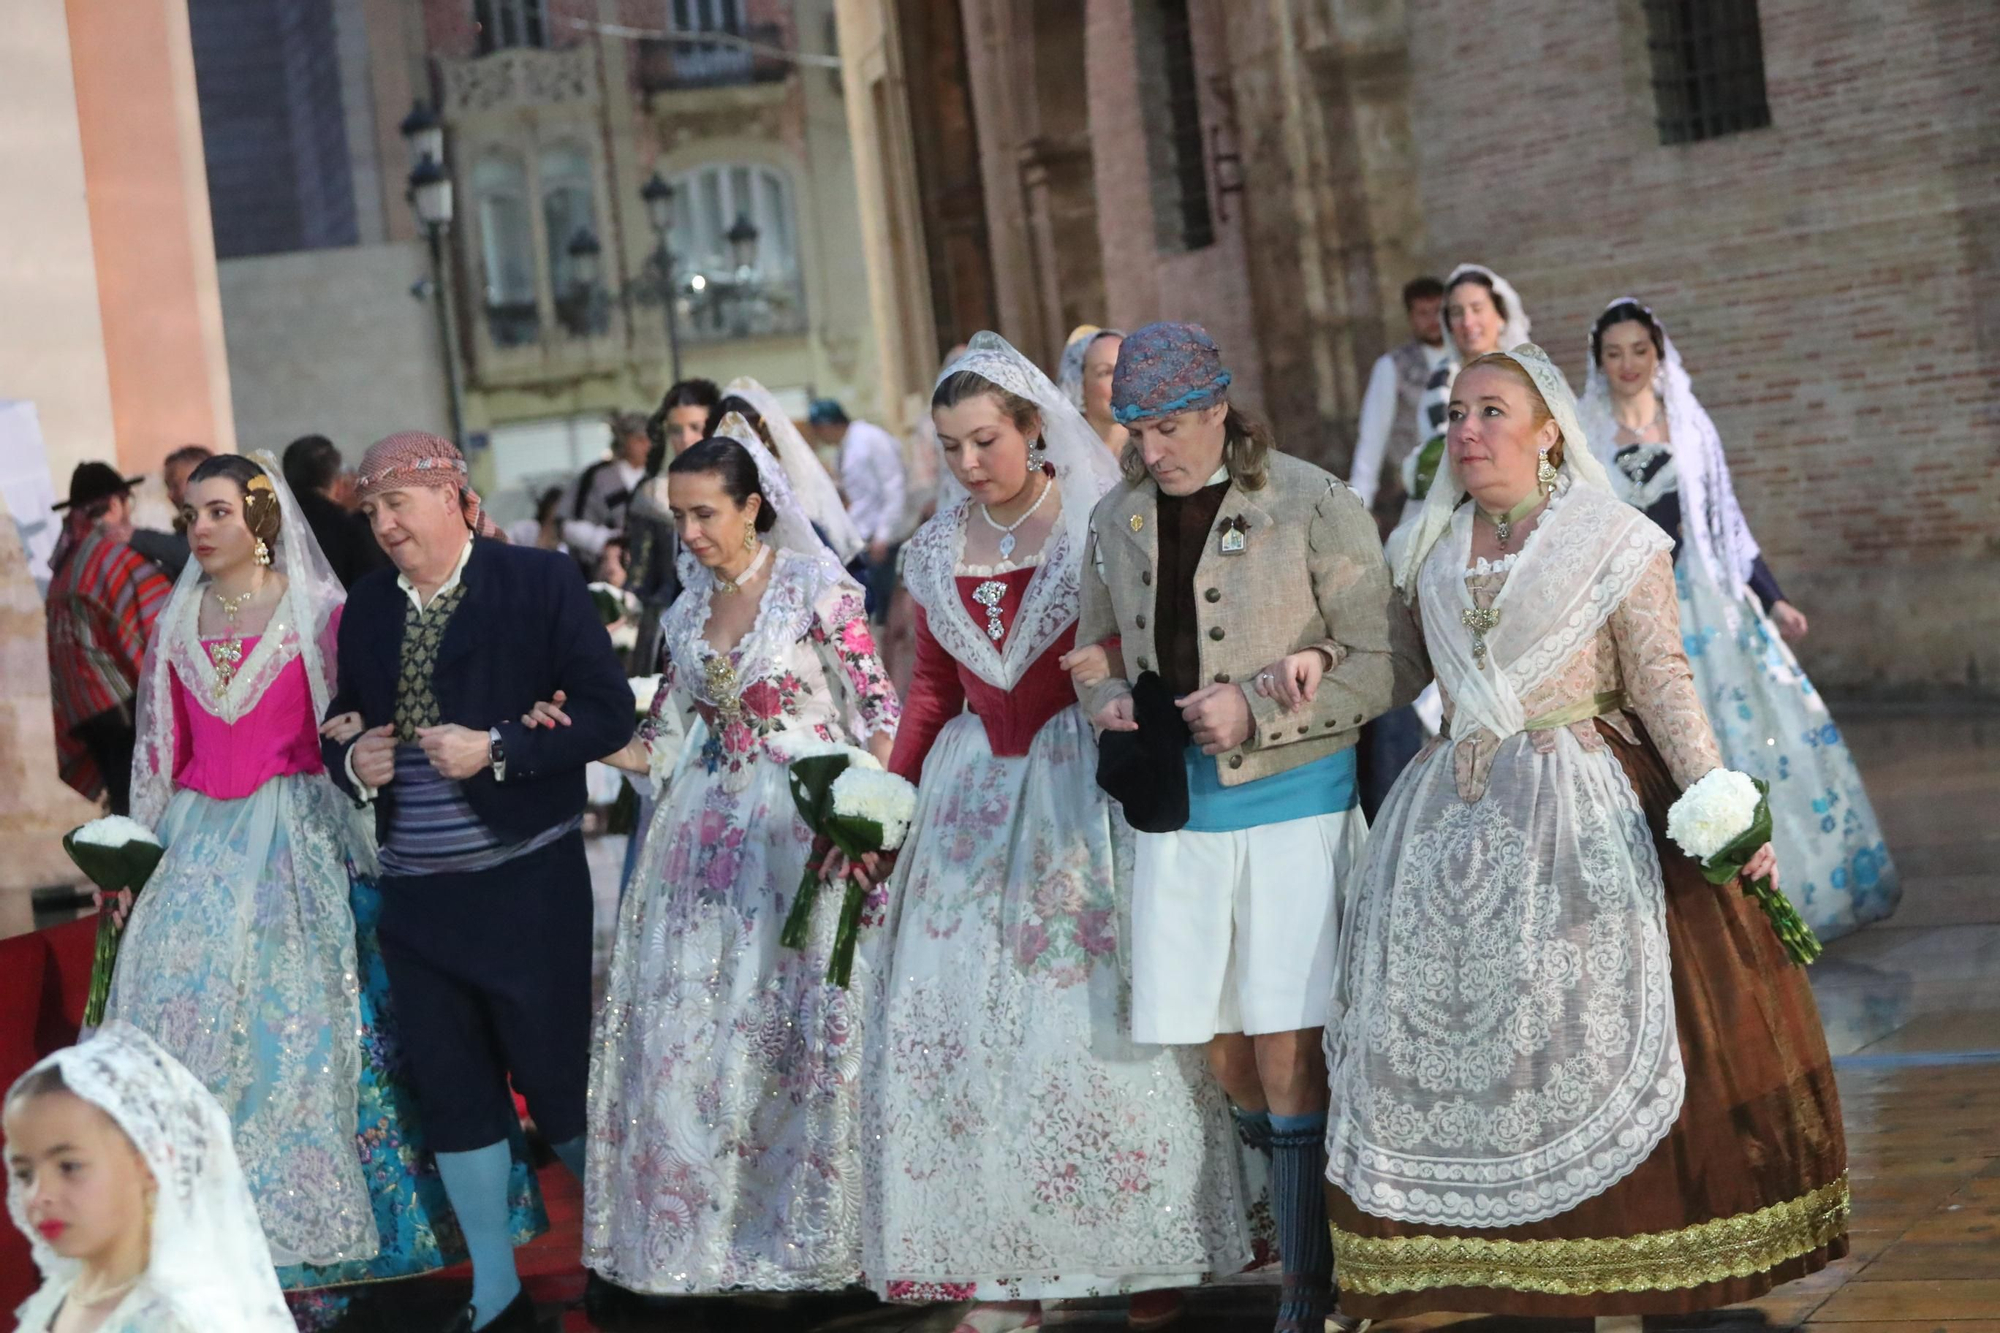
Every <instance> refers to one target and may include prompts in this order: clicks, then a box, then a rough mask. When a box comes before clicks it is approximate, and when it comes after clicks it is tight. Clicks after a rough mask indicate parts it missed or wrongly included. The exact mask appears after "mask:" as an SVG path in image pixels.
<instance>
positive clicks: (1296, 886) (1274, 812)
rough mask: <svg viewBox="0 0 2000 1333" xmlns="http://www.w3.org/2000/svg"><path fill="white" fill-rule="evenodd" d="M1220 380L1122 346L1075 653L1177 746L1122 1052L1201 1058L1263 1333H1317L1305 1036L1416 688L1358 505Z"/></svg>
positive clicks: (1088, 705) (1318, 1064)
mask: <svg viewBox="0 0 2000 1333" xmlns="http://www.w3.org/2000/svg"><path fill="white" fill-rule="evenodd" d="M1229 382H1230V376H1229V372H1228V371H1227V370H1225V369H1224V368H1223V365H1222V359H1221V355H1220V353H1219V352H1218V350H1217V349H1216V346H1215V344H1214V342H1213V341H1211V340H1210V339H1209V337H1208V335H1207V334H1206V333H1205V332H1203V331H1202V330H1201V329H1200V328H1199V327H1198V326H1195V325H1191V324H1153V325H1149V326H1147V327H1146V328H1143V329H1140V330H1138V331H1137V332H1135V333H1133V334H1132V335H1131V336H1130V337H1129V338H1127V339H1126V341H1125V345H1124V347H1123V348H1122V349H1121V350H1120V353H1119V359H1118V366H1117V370H1116V372H1115V375H1114V378H1113V382H1112V407H1113V410H1114V412H1115V414H1116V416H1117V418H1118V421H1119V423H1120V424H1122V425H1124V426H1125V427H1126V429H1127V430H1128V431H1129V432H1130V445H1131V447H1130V449H1129V451H1128V454H1127V460H1128V471H1127V476H1126V480H1125V482H1124V484H1123V485H1121V486H1119V487H1117V488H1116V489H1114V490H1113V491H1112V492H1111V493H1110V494H1108V495H1106V496H1105V497H1104V499H1103V500H1102V501H1100V502H1099V503H1098V505H1097V508H1096V510H1095V511H1094V513H1093V514H1092V518H1091V548H1090V553H1089V558H1087V559H1086V560H1085V562H1084V569H1083V574H1082V585H1083V586H1082V611H1081V615H1080V619H1079V623H1078V626H1077V638H1076V641H1077V643H1078V644H1081V645H1090V644H1099V643H1103V642H1105V641H1107V640H1109V639H1111V638H1113V637H1114V636H1115V637H1117V638H1118V639H1119V640H1120V641H1121V647H1120V653H1119V656H1120V657H1121V658H1122V662H1123V665H1124V667H1125V669H1126V670H1127V671H1130V672H1133V673H1135V674H1144V673H1148V672H1151V673H1156V674H1158V675H1159V676H1160V677H1161V678H1162V680H1163V681H1164V682H1165V684H1166V685H1167V687H1168V688H1169V689H1171V691H1172V692H1173V696H1174V699H1175V702H1176V704H1177V705H1178V706H1179V707H1180V709H1181V713H1182V716H1183V717H1184V718H1185V719H1186V722H1187V725H1188V727H1189V730H1190V732H1191V735H1192V739H1193V743H1192V745H1190V746H1189V748H1188V750H1187V752H1186V758H1185V762H1186V766H1187V780H1188V810H1189V818H1188V822H1187V824H1186V826H1185V827H1184V828H1182V829H1181V830H1179V831H1177V832H1171V833H1140V834H1139V835H1138V857H1137V864H1136V868H1135V872H1134V880H1133V897H1132V931H1131V933H1132V939H1131V941H1130V950H1131V957H1132V1030H1133V1037H1134V1038H1135V1039H1136V1040H1138V1041H1141V1042H1161V1043H1173V1044H1195V1043H1201V1044H1205V1045H1206V1046H1207V1049H1208V1057H1209V1065H1210V1067H1211V1068H1212V1069H1213V1070H1214V1072H1215V1075H1216V1077H1217V1078H1218V1079H1219V1080H1220V1081H1221V1083H1222V1085H1223V1088H1224V1089H1225V1091H1227V1092H1228V1094H1229V1096H1230V1099H1231V1100H1232V1102H1233V1103H1234V1104H1235V1107H1236V1113H1237V1117H1238V1120H1239V1122H1240V1123H1241V1124H1242V1126H1243V1128H1244V1131H1245V1133H1246V1135H1247V1136H1248V1137H1249V1138H1250V1139H1251V1140H1252V1141H1253V1142H1255V1143H1257V1144H1259V1145H1260V1146H1265V1147H1268V1149H1269V1150H1270V1152H1271V1155H1272V1195H1273V1204H1274V1210H1275V1212H1276V1214H1277V1220H1278V1229H1279V1248H1280V1250H1281V1252H1282V1254H1283V1256H1284V1269H1285V1273H1284V1282H1285V1289H1284V1298H1283V1303H1282V1304H1281V1306H1280V1310H1279V1320H1278V1329H1279V1330H1280V1333H1291V1331H1292V1330H1298V1329H1309V1330H1312V1333H1319V1329H1320V1321H1321V1319H1322V1317H1323V1316H1324V1315H1325V1314H1326V1313H1327V1311H1328V1310H1329V1308H1330V1306H1331V1303H1332V1299H1333V1298H1332V1291H1331V1273H1332V1263H1333V1258H1332V1252H1331V1250H1330V1248H1329V1243H1328V1235H1327V1229H1326V1215H1325V1205H1324V1201H1323V1197H1322V1193H1321V1191H1322V1185H1323V1175H1324V1172H1325V1166H1326V1156H1325V1146H1324V1136H1325V1128H1326V1107H1327V1082H1326V1066H1325V1062H1324V1057H1323V1055H1322V1054H1321V1050H1320V1028H1321V1025H1322V1024H1323V1023H1324V1021H1325V1015H1326V1006H1327V1001H1328V998H1329V992H1330V990H1331V987H1332V980H1333V961H1334V950H1335V945H1336V939H1337V930H1338V926H1339V920H1338V912H1337V904H1338V902H1339V896H1340V887H1341V885H1342V883H1343V882H1344V881H1346V880H1347V879H1348V878H1349V876H1351V875H1355V874H1358V873H1359V872H1360V856H1361V851H1362V844H1363V842H1364V840H1365V838H1366V835H1367V823H1366V821H1365V820H1364V819H1363V818H1362V816H1361V813H1360V811H1359V810H1358V809H1357V808H1356V804H1355V774H1354V748H1353V747H1354V743H1355V739H1356V736H1357V735H1358V733H1359V731H1360V728H1361V726H1362V724H1363V723H1365V722H1367V721H1369V720H1370V719H1371V718H1374V717H1376V716H1378V715H1379V714H1381V713H1383V712H1386V711H1387V710H1388V709H1389V708H1390V707H1391V706H1392V705H1394V704H1397V703H1401V702H1405V701H1407V700H1408V699H1409V698H1410V697H1411V696H1413V695H1414V694H1415V693H1416V689H1417V686H1418V685H1419V684H1420V683H1421V682H1420V681H1419V680H1418V679H1417V677H1418V675H1419V674H1420V672H1421V668H1420V666H1419V665H1418V663H1417V654H1416V652H1415V651H1414V649H1415V645H1414V643H1413V642H1409V641H1406V640H1407V636H1406V635H1405V633H1404V631H1403V630H1402V629H1401V628H1398V629H1396V630H1392V628H1391V625H1392V620H1393V623H1395V624H1396V625H1398V626H1399V627H1400V626H1401V625H1403V624H1404V623H1405V622H1404V621H1403V620H1402V618H1400V617H1392V611H1391V601H1392V598H1393V596H1394V593H1393V591H1392V589H1391V587H1390V582H1389V572H1388V569H1387V567H1386V566H1385V564H1384V563H1383V559H1382V548H1381V544H1380V542H1379V540H1378V539H1377V537H1376V532H1375V523H1374V520H1373V519H1372V518H1371V517H1370V516H1369V513H1368V510H1367V508H1366V506H1364V505H1363V504H1362V503H1361V501H1360V500H1359V499H1358V498H1357V497H1356V496H1355V495H1354V494H1353V492H1351V491H1350V490H1348V489H1347V487H1346V486H1344V485H1342V484H1341V483H1340V482H1339V481H1337V480H1335V479H1334V478H1333V477H1332V476H1331V475H1330V474H1328V473H1326V472H1323V471H1321V470H1320V469H1319V468H1316V467H1313V466H1312V465H1311V464H1308V463H1304V462H1301V461H1299V460H1297V459H1294V458H1290V457H1288V456H1286V455H1284V454H1280V453H1277V452H1276V451H1274V450H1273V449H1272V448H1271V446H1270V442H1269V440H1268V439H1267V438H1265V437H1264V436H1263V435H1262V434H1261V433H1260V432H1259V431H1258V430H1256V429H1255V428H1254V427H1252V426H1251V425H1250V423H1249V422H1248V421H1247V420H1246V419H1245V418H1244V417H1243V416H1242V414H1240V413H1239V412H1238V411H1237V410H1236V409H1234V408H1232V407H1231V406H1230V405H1229V402H1228V399H1227V396H1226V390H1227V388H1228V386H1229ZM1392 633H1394V634H1396V635H1397V636H1398V640H1399V641H1398V642H1397V643H1396V644H1394V645H1392V642H1391V635H1392ZM1085 679H1086V677H1083V676H1080V677H1079V690H1078V694H1079V697H1080V698H1081V699H1082V702H1083V705H1084V708H1085V710H1086V711H1087V712H1088V713H1090V714H1091V716H1092V720H1093V721H1094V722H1095V723H1096V725H1097V726H1098V728H1099V729H1100V730H1102V731H1118V730H1131V729H1133V728H1134V727H1135V726H1136V724H1135V722H1134V720H1133V704H1132V689H1131V685H1130V683H1129V682H1128V681H1127V680H1126V679H1124V678H1123V677H1122V676H1118V675H1111V676H1107V677H1105V678H1103V679H1099V680H1096V681H1095V682H1094V683H1089V684H1085V683H1084V680H1085Z"/></svg>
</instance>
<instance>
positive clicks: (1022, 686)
mask: <svg viewBox="0 0 2000 1333" xmlns="http://www.w3.org/2000/svg"><path fill="white" fill-rule="evenodd" d="M1034 575H1035V571H1034V570H1033V569H1032V568H1029V569H1016V570H1010V571H1009V572H1007V573H1005V574H997V575H994V576H992V577H991V578H985V577H975V576H972V575H960V576H959V577H958V578H956V579H954V580H952V582H953V584H954V585H955V586H956V588H957V589H958V596H959V600H960V601H961V602H963V603H964V604H965V609H966V612H967V613H968V614H969V615H971V617H972V621H973V623H974V624H975V625H978V626H980V627H981V628H984V627H985V625H986V624H987V620H988V617H987V611H986V608H985V607H984V606H982V605H981V604H980V603H979V602H977V601H975V600H974V598H973V592H974V590H975V589H977V588H978V587H979V585H980V584H982V583H989V582H996V583H1003V584H1005V585H1006V586H1007V591H1006V594H1005V595H1004V596H1003V597H1002V598H1001V600H1000V605H999V612H1000V624H1001V627H1002V630H1003V634H1002V637H1001V639H1000V642H1001V643H1002V644H1003V645H1004V644H1005V643H1006V635H1009V634H1012V633H1013V632H1014V622H1015V620H1016V619H1017V618H1018V616H1019V615H1020V611H1021V598H1022V596H1023V595H1024V594H1025V593H1026V592H1027V588H1028V583H1029V581H1030V580H1032V579H1033V578H1034ZM1075 642H1076V622H1075V621H1071V622H1070V624H1069V627H1068V628H1067V629H1065V630H1063V632H1062V633H1061V634H1060V635H1058V636H1057V637H1056V640H1055V642H1054V643H1051V644H1050V645H1049V646H1048V647H1047V648H1045V649H1043V650H1042V654H1041V656H1040V657H1037V658H1036V659H1035V661H1034V664H1033V665H1032V666H1030V667H1029V668H1028V669H1027V671H1026V672H1024V673H1023V674H1022V676H1021V679H1020V681H1019V682H1018V683H1017V684H1016V685H1015V686H1014V688H1013V689H1011V690H1001V689H997V688H995V687H994V686H993V685H990V684H988V683H987V682H986V681H984V680H981V679H980V678H979V677H978V676H976V675H974V674H973V673H972V672H971V671H969V670H967V669H966V668H965V667H964V666H962V665H960V664H959V662H958V661H957V659H955V658H953V657H952V655H951V654H950V653H948V652H946V651H945V649H944V647H943V645H941V644H940V643H939V642H938V641H937V639H936V638H935V637H934V636H933V635H932V634H931V629H930V621H929V618H928V617H927V616H926V614H925V612H924V610H923V608H922V607H918V608H917V662H916V669H915V671H914V673H913V675H912V676H911V679H910V689H909V693H908V694H907V695H905V696H904V698H903V721H902V723H901V725H900V726H898V727H897V729H896V749H895V752H894V753H893V754H892V755H891V756H890V759H889V771H890V772H892V773H896V774H898V775H900V776H902V777H905V778H908V779H909V780H910V781H911V782H915V781H916V780H917V779H918V777H919V776H920V775H921V774H922V772H923V767H924V758H925V756H927V755H928V754H929V753H930V750H931V745H932V743H933V742H935V741H936V740H937V735H938V732H940V731H942V730H943V729H944V724H945V723H947V722H949V721H951V720H952V719H953V718H955V717H957V716H958V715H959V713H960V712H962V711H964V710H965V709H967V708H968V707H969V708H970V709H971V711H972V712H973V713H975V714H977V715H978V717H979V721H980V723H981V724H982V725H983V726H984V727H985V728H986V743H987V744H988V745H989V746H990V747H992V750H993V753H994V754H995V755H1003V756H1016V757H1018V756H1020V755H1024V754H1026V753H1027V752H1028V746H1029V743H1030V742H1032V741H1033V740H1034V739H1035V733H1036V732H1038V731H1040V730H1041V729H1042V727H1043V725H1044V724H1046V723H1047V722H1048V720H1049V719H1050V718H1052V717H1054V716H1055V715H1056V714H1057V713H1060V712H1061V711H1062V710H1063V709H1065V708H1068V707H1069V706H1070V705H1071V704H1073V703H1075V702H1076V691H1075V689H1074V688H1073V687H1072V686H1071V684H1070V678H1069V673H1068V672H1067V671H1064V670H1063V669H1062V667H1061V666H1060V665H1059V664H1060V663H1061V661H1062V657H1063V654H1065V653H1067V652H1068V651H1069V650H1070V648H1071V647H1072V646H1073V645H1074V644H1075Z"/></svg>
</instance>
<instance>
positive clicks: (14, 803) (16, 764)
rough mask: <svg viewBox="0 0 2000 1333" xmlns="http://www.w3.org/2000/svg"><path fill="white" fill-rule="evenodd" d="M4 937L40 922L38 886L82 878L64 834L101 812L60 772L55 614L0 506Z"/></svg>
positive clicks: (0, 928)
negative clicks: (53, 678)
mask: <svg viewBox="0 0 2000 1333" xmlns="http://www.w3.org/2000/svg"><path fill="white" fill-rule="evenodd" d="M0 680H5V681H6V682H7V687H6V689H5V690H4V691H0V937H5V936H8V935H19V934H21V933H22V932H23V931H27V930H31V929H33V928H34V924H35V922H34V907H33V900H32V895H33V892H34V890H36V889H38V888H44V887H47V886H50V885H59V884H80V883H82V880H83V877H82V876H81V875H79V874H78V873H77V869H76V865H75V863H73V862H72V861H71V860H70V859H69V855H68V854H67V853H66V852H64V851H63V849H62V835H63V834H64V833H67V832H68V831H69V830H70V829H73V828H75V827H76V826H77V825H78V824H82V823H85V822H87V821H89V820H92V819H95V818H96V817H97V816H98V814H99V813H100V812H99V810H98V808H97V807H96V806H95V805H93V804H92V803H91V802H89V801H86V800H84V799H83V798H82V797H81V796H79V795H77V794H76V793H75V792H74V791H71V790H70V789H69V788H68V787H66V786H64V785H63V780H62V779H61V778H59V777H57V776H56V740H55V719H54V716H53V715H52V714H51V712H50V711H49V658H48V630H47V621H46V619H45V618H44V617H43V615H42V601H41V598H40V597H39V596H38V595H37V594H36V592H35V580H34V579H33V578H32V577H31V576H30V575H29V573H28V562H27V559H26V557H25V556H23V555H22V553H21V539H20V537H19V535H18V534H17V533H16V532H15V530H14V521H13V519H11V518H9V517H7V515H6V514H5V513H0Z"/></svg>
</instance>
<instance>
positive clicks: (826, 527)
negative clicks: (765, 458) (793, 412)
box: [716, 375, 868, 564]
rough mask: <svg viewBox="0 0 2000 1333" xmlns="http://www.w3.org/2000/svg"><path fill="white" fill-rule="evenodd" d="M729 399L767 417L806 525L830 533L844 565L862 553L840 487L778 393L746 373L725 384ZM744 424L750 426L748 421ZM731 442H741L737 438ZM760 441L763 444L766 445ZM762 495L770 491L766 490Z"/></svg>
mask: <svg viewBox="0 0 2000 1333" xmlns="http://www.w3.org/2000/svg"><path fill="white" fill-rule="evenodd" d="M731 395H734V396H735V397H738V398H741V399H743V400H744V401H745V402H747V403H749V404H750V406H752V407H754V408H756V409H757V415H758V416H760V417H762V418H763V420H764V429H765V430H767V431H769V432H770V433H771V443H772V444H773V446H775V450H774V452H775V453H776V456H777V459H778V462H779V464H780V465H781V466H782V467H783V468H784V471H785V477H786V479H787V480H789V481H790V482H791V489H792V494H793V495H794V496H795V497H797V500H798V507H799V511H800V512H801V513H803V514H804V515H805V516H806V519H807V521H808V522H811V523H815V524H817V525H818V526H819V530H820V531H821V532H824V533H825V534H826V541H825V543H824V544H825V545H827V546H830V547H832V548H833V553H834V554H835V555H837V556H839V557H840V559H841V563H842V564H846V563H847V562H848V561H851V560H853V559H854V557H855V556H857V555H860V554H861V552H862V551H863V550H865V549H866V548H867V546H868V543H867V541H866V540H865V539H864V538H863V537H862V535H861V529H859V528H857V527H855V526H854V519H853V516H852V515H850V514H849V513H848V512H847V505H846V504H845V503H843V502H842V500H841V498H840V488H839V487H838V486H835V485H834V484H833V478H832V477H830V476H828V475H827V471H826V468H825V467H824V466H823V465H822V464H821V463H820V461H819V455H818V454H816V453H814V452H813V449H812V446H811V445H809V444H807V443H806V441H805V437H804V436H803V435H800V434H799V428H798V427H797V426H794V425H793V424H792V419H791V417H790V416H789V415H787V414H786V412H785V409H784V407H783V406H782V405H781V404H780V403H779V402H778V397H777V395H776V394H774V393H772V392H771V391H770V390H769V389H767V388H765V387H764V386H763V385H761V384H759V383H758V382H757V381H756V380H753V379H751V378H750V377H749V376H748V375H739V376H737V377H736V378H735V379H733V380H731V381H729V383H728V384H726V385H724V386H723V389H722V396H723V397H724V398H728V397H730V396H731ZM725 420H726V418H725ZM744 425H745V427H746V428H748V427H749V423H748V422H745V423H744ZM716 433H717V434H718V435H723V434H728V431H727V430H726V429H724V428H723V427H720V426H718V427H717V429H716ZM750 434H751V435H752V436H755V435H756V431H755V430H754V429H751V430H750ZM730 438H731V439H739V437H738V436H734V435H731V436H730ZM739 442H740V440H739ZM758 443H759V444H760V445H761V444H762V443H763V441H761V440H759V441H758ZM764 493H765V494H766V495H769V494H770V493H771V491H770V488H769V487H768V486H767V487H765V489H764Z"/></svg>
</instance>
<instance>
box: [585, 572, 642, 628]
mask: <svg viewBox="0 0 2000 1333" xmlns="http://www.w3.org/2000/svg"><path fill="white" fill-rule="evenodd" d="M590 600H591V601H592V602H594V603H595V604H596V606H597V618H598V620H600V621H601V622H603V623H604V624H605V625H607V626H609V625H615V624H617V623H618V622H619V621H621V620H629V619H631V618H632V617H633V616H636V615H638V614H639V611H640V606H639V598H638V596H637V595H636V594H634V593H629V592H627V591H625V589H623V588H618V587H614V586H612V585H611V584H609V583H593V584H591V585H590Z"/></svg>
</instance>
